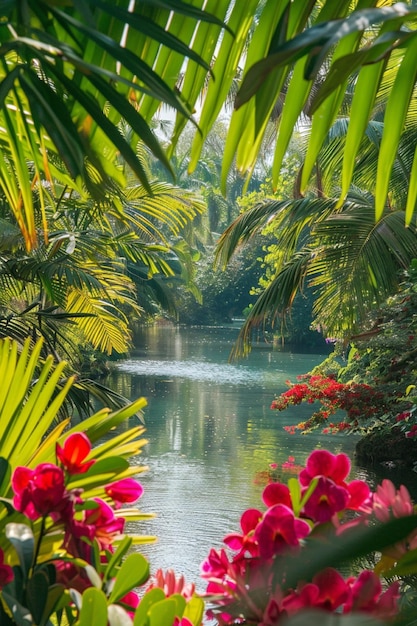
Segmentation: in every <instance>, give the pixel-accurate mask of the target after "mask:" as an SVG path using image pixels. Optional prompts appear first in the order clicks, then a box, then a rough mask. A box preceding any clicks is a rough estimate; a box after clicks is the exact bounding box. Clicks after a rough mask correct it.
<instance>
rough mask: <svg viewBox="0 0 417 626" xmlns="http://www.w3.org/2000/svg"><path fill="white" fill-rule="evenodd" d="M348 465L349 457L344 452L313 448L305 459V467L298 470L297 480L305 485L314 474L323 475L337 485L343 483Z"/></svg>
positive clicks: (348, 470)
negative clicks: (333, 452) (338, 452)
mask: <svg viewBox="0 0 417 626" xmlns="http://www.w3.org/2000/svg"><path fill="white" fill-rule="evenodd" d="M350 467H351V465H350V459H349V457H348V456H347V455H346V454H343V453H341V454H332V453H331V452H328V450H314V451H313V452H312V453H311V454H310V456H309V457H308V459H307V462H306V467H305V469H303V470H302V471H301V472H300V475H299V480H300V483H301V484H302V485H303V486H307V485H309V484H310V483H311V481H312V480H313V478H315V477H316V476H325V477H326V478H330V479H331V480H333V481H334V482H335V483H336V484H337V485H344V480H345V478H346V477H347V476H348V475H349V472H350Z"/></svg>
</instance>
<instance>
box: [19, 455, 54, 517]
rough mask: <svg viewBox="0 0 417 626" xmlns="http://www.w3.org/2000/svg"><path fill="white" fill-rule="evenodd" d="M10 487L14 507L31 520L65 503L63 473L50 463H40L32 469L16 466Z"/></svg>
mask: <svg viewBox="0 0 417 626" xmlns="http://www.w3.org/2000/svg"><path fill="white" fill-rule="evenodd" d="M12 488H13V491H14V494H15V495H14V498H13V505H14V507H15V508H16V509H17V510H18V511H20V512H21V513H24V514H25V515H27V516H28V517H29V519H31V520H36V519H38V518H39V517H42V516H44V515H47V514H49V513H51V512H52V511H59V510H60V509H61V508H62V506H63V505H64V504H65V498H64V495H65V494H66V491H65V483H64V473H63V471H62V469H61V468H60V467H57V466H56V465H53V464H52V463H41V464H39V465H38V466H37V467H36V468H35V469H34V470H31V469H29V468H27V467H17V468H16V469H15V471H14V473H13V476H12Z"/></svg>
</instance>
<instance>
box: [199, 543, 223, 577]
mask: <svg viewBox="0 0 417 626" xmlns="http://www.w3.org/2000/svg"><path fill="white" fill-rule="evenodd" d="M229 564H230V563H229V559H228V556H227V554H226V551H225V550H224V549H223V548H222V549H221V550H220V551H217V550H215V549H214V548H211V550H210V552H209V555H208V557H207V559H206V560H205V561H204V562H203V563H202V565H201V576H203V578H210V577H213V578H223V577H224V576H226V574H227V572H228V570H229Z"/></svg>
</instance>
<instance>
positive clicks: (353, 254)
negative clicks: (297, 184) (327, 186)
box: [217, 191, 417, 354]
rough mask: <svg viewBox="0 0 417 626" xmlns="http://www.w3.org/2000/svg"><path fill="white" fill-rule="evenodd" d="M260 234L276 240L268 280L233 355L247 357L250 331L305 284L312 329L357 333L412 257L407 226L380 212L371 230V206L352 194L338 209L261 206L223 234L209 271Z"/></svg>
mask: <svg viewBox="0 0 417 626" xmlns="http://www.w3.org/2000/svg"><path fill="white" fill-rule="evenodd" d="M266 226H268V231H269V232H270V231H271V230H272V231H273V233H274V234H275V236H276V243H274V246H273V249H272V250H271V254H270V257H269V262H270V264H271V270H270V273H271V279H270V281H269V283H268V284H267V285H266V287H265V289H264V290H263V291H262V292H261V294H260V296H259V297H258V300H257V302H256V303H255V305H254V306H253V307H252V309H251V311H250V315H249V317H248V318H247V320H246V322H245V324H244V326H243V327H242V330H241V332H240V336H239V340H238V343H237V345H236V348H235V353H236V354H239V353H241V352H244V351H245V350H247V349H248V347H249V345H250V336H251V330H252V328H253V326H255V325H256V324H259V323H260V322H261V321H263V320H265V319H268V318H269V319H271V320H274V318H275V317H276V316H277V315H280V316H283V315H285V314H286V313H288V311H289V310H290V308H291V305H292V302H293V300H294V298H295V295H296V294H297V293H298V292H300V291H302V289H303V285H304V283H305V282H306V283H307V285H308V286H309V287H311V288H312V290H313V297H314V304H313V320H312V324H313V326H314V327H320V328H321V329H322V332H323V333H324V334H325V336H326V337H332V338H338V339H340V340H344V339H346V338H348V337H349V336H350V335H352V334H354V333H355V332H358V329H359V328H360V327H361V323H363V322H364V320H365V318H366V315H367V314H368V312H369V310H370V308H372V307H374V308H376V307H377V306H379V305H381V304H382V303H383V301H384V300H385V299H386V298H387V297H388V296H389V295H391V294H392V293H394V292H395V290H396V289H398V286H399V283H400V275H399V271H400V270H401V269H403V270H405V269H406V268H407V267H408V266H409V265H410V263H411V261H412V259H413V258H414V256H415V254H416V249H417V238H416V230H415V227H414V226H410V227H409V228H407V227H406V226H405V223H404V211H402V210H401V209H399V210H394V209H393V208H392V209H390V210H389V209H387V210H386V211H385V213H384V215H383V216H382V217H381V218H380V219H379V220H378V221H377V222H375V219H374V207H373V201H372V198H371V197H369V195H368V194H363V193H360V192H359V191H356V192H352V193H351V194H350V196H349V197H348V199H347V200H346V201H345V202H344V204H343V206H342V207H340V208H339V207H338V201H337V200H336V199H328V198H316V199H314V198H302V199H297V200H283V201H264V202H261V203H259V204H257V205H255V206H254V207H252V208H251V209H249V210H248V211H246V212H244V213H242V214H241V215H240V216H239V217H238V218H237V220H235V222H233V224H232V225H231V226H230V227H229V228H228V229H227V230H226V231H225V232H224V233H223V235H222V237H221V239H220V241H219V244H218V249H217V263H218V264H219V265H220V266H221V267H224V266H225V265H226V264H227V263H228V261H229V259H230V258H231V256H232V254H233V252H234V251H235V250H236V249H237V248H238V247H239V246H240V245H241V244H243V243H245V242H246V241H247V240H249V239H250V238H251V237H253V236H254V235H255V234H258V233H260V232H262V231H263V230H264V229H265V228H266Z"/></svg>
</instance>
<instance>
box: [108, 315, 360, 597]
mask: <svg viewBox="0 0 417 626" xmlns="http://www.w3.org/2000/svg"><path fill="white" fill-rule="evenodd" d="M237 333H238V328H237V327H236V328H233V327H230V328H217V327H216V328H205V329H201V328H195V329H182V328H171V327H151V328H147V329H144V330H143V331H142V334H141V336H140V337H139V338H138V343H137V345H138V346H140V349H138V350H137V351H136V352H134V353H133V355H132V357H131V358H129V359H128V360H125V361H122V362H119V363H118V365H117V371H116V373H115V374H114V375H113V376H112V380H111V383H110V384H111V386H112V387H113V388H114V389H116V390H117V391H119V392H120V393H123V394H124V395H125V396H127V397H130V398H131V399H135V398H137V397H140V396H144V397H145V398H146V399H147V402H148V405H147V407H146V409H145V412H144V420H145V425H146V438H147V439H148V441H149V443H148V444H147V445H146V446H145V448H144V452H143V453H142V455H141V456H140V457H139V459H138V461H139V462H140V463H141V464H142V465H147V466H148V467H149V470H148V471H147V472H146V473H145V474H142V475H141V476H140V481H141V483H142V484H143V486H144V488H145V493H144V495H143V497H142V499H141V501H140V502H141V509H142V510H143V511H146V512H155V513H156V514H157V516H156V517H155V519H152V520H150V521H147V522H142V523H141V524H140V525H139V526H138V527H136V528H135V532H139V533H142V534H151V535H156V536H157V537H158V541H157V543H156V544H153V545H147V546H144V548H143V552H144V553H145V554H146V555H147V556H148V557H149V559H150V562H151V569H152V571H154V570H155V569H156V568H158V567H162V568H163V569H167V568H169V567H172V568H174V569H175V571H176V572H177V573H183V574H184V575H185V576H186V579H187V580H189V581H196V582H197V588H198V589H200V590H202V589H203V588H204V583H203V582H199V566H200V564H201V562H202V561H203V560H204V558H205V557H206V555H207V554H208V552H209V549H210V547H212V546H213V547H216V548H219V547H221V541H222V538H223V536H224V535H225V534H227V533H228V532H232V531H237V530H238V528H239V518H240V515H241V513H242V512H243V510H244V509H245V508H247V507H249V506H254V507H259V506H262V504H261V501H260V495H261V492H262V489H263V487H264V485H265V481H266V478H265V475H266V473H267V472H268V468H269V464H270V463H277V464H278V465H279V467H281V464H282V463H284V462H285V461H286V460H287V459H288V457H289V456H293V457H295V463H297V464H303V463H304V461H305V459H306V457H307V456H308V454H309V453H310V452H311V450H312V449H314V448H316V447H326V448H328V449H329V450H331V451H333V452H339V451H344V452H347V453H348V454H352V453H353V450H354V446H355V443H356V441H357V439H356V438H354V437H346V436H343V435H340V436H336V437H326V436H324V435H320V434H311V435H307V436H302V435H295V436H291V435H288V434H287V433H286V432H285V431H284V430H283V425H284V424H294V423H297V422H298V421H301V420H303V419H305V418H307V417H308V416H309V415H310V414H311V406H309V405H306V406H305V405H301V406H298V407H291V408H290V409H288V410H287V411H285V412H283V413H279V412H277V411H272V410H271V409H270V404H271V401H272V400H273V398H274V396H275V395H276V394H279V393H281V392H282V391H285V389H286V388H287V387H286V385H285V381H286V380H287V379H291V380H293V381H294V380H295V377H296V376H297V375H298V374H302V373H305V372H308V371H309V370H310V369H311V368H312V367H313V366H314V365H316V364H317V363H319V362H320V361H322V360H323V358H324V356H325V355H324V354H321V355H320V354H296V353H291V352H286V351H281V350H274V349H273V347H272V346H270V345H269V346H268V345H266V344H264V343H262V344H260V345H257V346H254V348H253V350H252V352H251V353H250V355H249V357H248V358H247V359H244V360H242V361H239V362H237V363H229V362H228V357H229V353H230V350H231V348H232V346H233V343H234V341H235V339H236V337H237ZM282 471H284V470H282ZM354 473H356V474H357V475H360V476H362V477H365V478H367V474H366V472H365V470H363V469H362V468H359V467H354ZM283 478H285V474H284V473H283Z"/></svg>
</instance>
